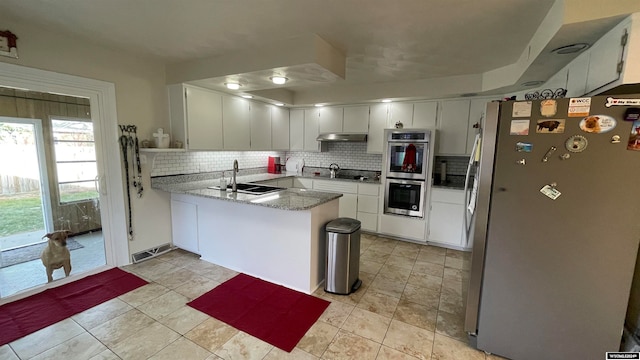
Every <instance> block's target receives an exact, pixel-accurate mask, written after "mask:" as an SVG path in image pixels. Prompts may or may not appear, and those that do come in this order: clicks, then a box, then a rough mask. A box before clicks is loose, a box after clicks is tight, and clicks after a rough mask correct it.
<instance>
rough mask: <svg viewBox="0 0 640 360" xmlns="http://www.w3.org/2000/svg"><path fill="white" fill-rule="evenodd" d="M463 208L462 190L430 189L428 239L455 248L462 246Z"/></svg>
mask: <svg viewBox="0 0 640 360" xmlns="http://www.w3.org/2000/svg"><path fill="white" fill-rule="evenodd" d="M463 210H464V191H463V190H455V189H441V188H433V189H431V211H430V212H429V214H430V215H429V241H430V242H435V243H439V244H444V245H449V246H454V247H456V248H461V247H464V244H463V243H462V242H463V239H462V228H463V226H464V224H463V221H462V220H463V219H462V217H463V216H464V213H463Z"/></svg>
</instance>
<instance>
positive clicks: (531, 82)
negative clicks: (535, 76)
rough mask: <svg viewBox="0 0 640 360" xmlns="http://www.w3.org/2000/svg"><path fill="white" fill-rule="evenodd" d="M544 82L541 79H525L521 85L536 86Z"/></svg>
mask: <svg viewBox="0 0 640 360" xmlns="http://www.w3.org/2000/svg"><path fill="white" fill-rule="evenodd" d="M542 84H544V81H541V80H533V81H527V82H523V83H522V84H520V85H522V86H538V85H542Z"/></svg>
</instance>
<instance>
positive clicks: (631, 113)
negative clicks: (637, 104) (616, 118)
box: [624, 108, 640, 121]
mask: <svg viewBox="0 0 640 360" xmlns="http://www.w3.org/2000/svg"><path fill="white" fill-rule="evenodd" d="M636 120H640V108H628V109H627V111H625V112H624V121H636Z"/></svg>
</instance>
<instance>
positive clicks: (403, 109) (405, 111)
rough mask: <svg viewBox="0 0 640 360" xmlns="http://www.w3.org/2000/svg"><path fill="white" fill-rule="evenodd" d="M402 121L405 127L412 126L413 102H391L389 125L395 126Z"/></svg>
mask: <svg viewBox="0 0 640 360" xmlns="http://www.w3.org/2000/svg"><path fill="white" fill-rule="evenodd" d="M399 122H400V123H402V125H403V127H406V128H410V127H414V126H412V123H413V103H407V102H394V103H390V104H389V122H388V127H390V128H392V127H395V125H396V124H397V123H399Z"/></svg>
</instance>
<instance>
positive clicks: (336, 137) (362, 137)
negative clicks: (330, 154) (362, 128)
mask: <svg viewBox="0 0 640 360" xmlns="http://www.w3.org/2000/svg"><path fill="white" fill-rule="evenodd" d="M316 140H318V141H324V142H346V141H350V142H366V141H367V134H342V133H328V134H320V135H318V137H317V138H316Z"/></svg>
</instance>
